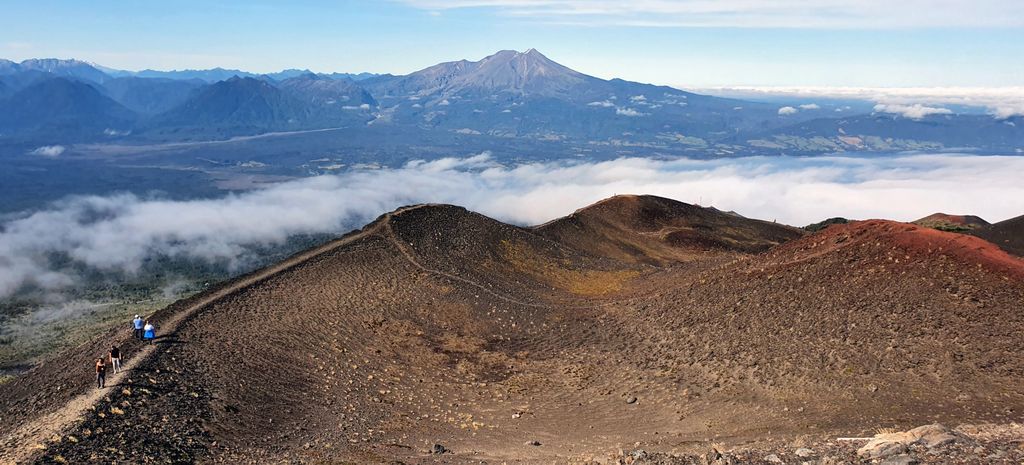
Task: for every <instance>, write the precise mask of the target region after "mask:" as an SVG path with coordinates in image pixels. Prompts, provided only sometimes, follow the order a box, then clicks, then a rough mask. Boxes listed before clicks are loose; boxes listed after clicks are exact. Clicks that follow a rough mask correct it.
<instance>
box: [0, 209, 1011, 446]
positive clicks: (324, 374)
mask: <svg viewBox="0 0 1024 465" xmlns="http://www.w3.org/2000/svg"><path fill="white" fill-rule="evenodd" d="M631 205H632V206H636V205H639V208H625V207H630V206H631ZM659 206H660V207H659ZM654 207H659V208H661V210H659V211H661V212H664V213H665V214H667V215H668V216H667V217H661V216H658V215H646V216H645V215H640V216H637V215H635V212H642V210H643V209H644V208H654ZM699 208H700V207H695V206H692V205H685V204H682V203H678V202H675V203H674V201H671V200H669V199H660V198H656V197H644V196H623V197H618V198H614V199H610V200H608V201H604V202H599V203H597V204H595V205H591V206H589V207H585V208H583V209H581V210H580V212H579V213H578V214H577V215H576V216H577V217H579V216H581V215H582V216H592V217H593V219H594V220H595V221H600V222H601V223H602V224H606V225H612V226H610V227H616V225H617V226H618V227H626V228H628V229H629V230H631V231H634V232H636V231H640V232H643V231H653V230H660V229H661V227H662V225H664V224H678V223H676V222H678V221H690V222H692V223H691V225H697V224H704V225H706V226H709V227H711V228H712V230H722V229H721V227H716V226H713V225H711V224H706V223H703V221H704V220H703V219H702V218H710V219H714V220H715V221H726V220H728V221H733V222H734V223H728V224H730V225H733V224H747V222H748V221H753V220H746V219H742V218H738V217H735V216H729V218H720V217H719V216H717V215H719V214H715V213H713V212H710V210H708V209H699ZM705 210H708V211H706V212H705V213H704V214H705V215H709V216H704V217H701V216H699V215H697V214H698V213H701V212H702V211H705ZM571 216H572V215H570V217H571ZM631 221H636V222H635V223H634V222H631ZM550 224H557V220H556V223H548V225H550ZM543 229H544V225H541V226H538V227H533V228H524V227H517V226H512V225H508V224H504V223H501V222H499V221H496V220H493V219H490V218H487V217H485V216H483V215H480V214H477V213H473V212H470V211H468V210H466V209H465V208H462V207H457V206H451V205H418V206H410V207H403V208H400V209H398V210H395V211H393V212H390V213H385V214H383V215H381V216H380V217H379V218H378V219H377V220H375V221H373V222H371V223H369V224H368V225H366V226H365V227H364V228H363V229H361V230H359V231H355V232H353V233H350V234H348V235H346V236H345V237H343V238H341V239H339V240H337V241H333V242H330V243H328V244H325V245H323V246H320V247H318V248H315V249H311V250H310V251H307V252H304V253H301V254H299V255H297V256H296V258H295V259H294V260H288V261H286V262H283V263H281V264H278V265H274V266H272V267H270V268H268V269H266V270H265V271H257V272H254V273H253V274H252V275H250V277H249V278H241V279H239V280H236V281H234V282H231V283H227V284H224V285H222V286H214V287H212V288H210V289H209V290H207V291H205V293H204V294H203V295H201V296H197V297H194V298H192V299H190V300H188V301H182V302H179V303H176V304H174V305H172V306H170V307H168V308H167V309H165V310H162V311H160V312H158V313H157V314H156V315H154V316H153V319H155V320H156V321H157V322H158V325H159V324H161V322H165V321H166V322H173V325H170V323H169V327H163V328H162V329H161V334H162V335H166V336H165V337H166V339H163V340H161V341H158V342H159V343H158V344H156V345H154V346H150V349H149V350H148V351H147V352H146V354H147V355H146V357H144V358H142V359H140V360H137V361H132V362H131V363H133V366H134V367H135V370H137V371H133V372H132V373H130V374H129V375H128V376H129V377H131V378H132V384H131V385H128V386H125V387H122V389H123V390H117V389H115V390H110V391H109V392H108V393H107V394H106V397H109V400H107V399H106V398H104V397H103V396H95V397H97V398H96V400H95V402H96V403H95V404H94V405H95V406H96V408H95V409H91V410H90V409H83V413H82V417H81V419H80V420H75V421H74V422H72V423H71V424H69V425H68V428H69V429H66V430H61V431H60V432H59V433H56V436H58V437H59V438H60V440H59V441H56V440H53V441H50V440H49V437H47V438H40V439H41V440H43V441H49V442H46V447H45V448H39V449H31V448H16V447H14V446H16V445H17V444H18V443H19V442H18V441H25V440H27V439H18V438H11V437H10V436H9V433H10V431H12V429H15V428H17V429H18V430H19V431H20V430H23V429H24V428H30V427H31V425H32V424H33V422H35V421H37V419H38V418H46V417H47V415H49V413H48V411H49V410H48V409H53V408H58V407H59V406H60V405H63V404H61V403H60V402H56V400H58V399H66V398H74V396H75V395H76V393H80V392H94V391H93V388H91V386H90V383H89V381H90V380H89V379H87V378H88V377H87V376H86V375H83V374H81V373H79V372H78V371H76V370H74V369H69V367H75V366H78V365H82V366H88V365H89V363H90V362H91V353H92V352H94V351H97V350H99V351H102V350H104V349H105V348H107V347H108V346H109V343H110V341H111V340H112V339H113V340H120V339H123V340H124V346H123V348H124V350H125V351H126V352H127V353H129V354H134V353H136V351H137V350H139V349H140V347H141V344H140V343H138V342H131V339H130V336H129V335H128V334H126V332H125V331H121V330H120V329H117V330H116V332H115V331H113V330H112V331H111V333H110V334H107V335H103V336H102V337H98V338H97V339H96V341H94V342H92V343H91V344H92V346H89V345H87V346H83V347H81V348H76V349H75V350H72V351H69V352H68V353H67V354H66V356H62V357H56V358H54V361H53V362H48V363H44V364H43V365H41V366H39V367H37V368H36V369H34V370H32V371H30V372H29V373H28V374H27V375H26V376H24V377H22V378H19V379H15V380H13V381H11V382H9V384H8V385H7V386H8V388H7V389H5V390H0V409H2V410H0V411H2V412H3V417H4V418H5V420H9V421H5V422H4V423H3V424H0V435H2V436H3V437H4V438H6V439H5V441H15V442H13V443H12V442H4V444H5V447H4V449H5V450H8V451H12V450H20V451H29V452H28V453H29V454H30V455H31V456H32V458H34V459H37V460H39V461H42V462H46V461H60V460H58V459H57V457H58V456H59V457H60V458H62V459H64V460H67V461H71V462H77V461H83V460H105V461H119V460H120V461H145V460H148V459H153V458H157V457H160V458H162V459H165V460H172V461H182V462H192V461H218V460H220V461H226V462H252V461H258V462H276V461H281V460H287V459H289V457H290V458H294V457H296V456H299V455H302V456H307V455H308V454H315V456H316V458H317V460H324V461H355V462H366V461H384V462H386V461H389V460H401V461H403V462H406V463H421V462H430V461H435V460H436V459H437V456H436V455H431V449H432V448H433V446H432V445H433V444H441V445H442V446H443V447H444V448H445V450H447V451H448V452H446V453H445V455H444V457H443V458H444V459H445V460H447V461H451V462H455V463H463V462H469V461H476V462H478V461H480V460H488V461H491V460H495V461H502V460H507V461H520V462H550V461H558V460H560V459H559V457H561V458H562V459H564V458H565V457H585V456H588V455H592V454H600V453H602V451H604V450H607V448H608V447H613V446H615V445H616V444H619V443H623V444H634V446H633V447H637V448H643V449H645V450H647V451H651V452H668V451H674V448H675V447H678V443H679V442H680V441H698V442H700V441H708V440H709V439H708V438H709V437H713V438H716V439H715V440H716V441H719V442H722V441H724V442H726V443H727V444H726V445H727V446H731V445H733V444H751V443H759V441H764V440H765V437H766V436H765V435H766V434H767V431H771V433H770V435H771V437H772V440H780V439H781V440H784V441H790V440H798V439H799V440H800V441H826V440H827V441H832V442H834V438H835V437H836V436H837V435H846V436H849V435H864V434H869V432H870V431H871V430H872V429H873V428H877V427H878V425H880V424H885V425H895V426H898V427H905V426H906V425H907V424H910V425H915V424H923V422H935V421H942V422H949V421H957V420H959V419H964V418H971V419H973V420H976V421H981V422H985V421H994V422H1001V421H1008V420H1007V418H1008V417H1007V416H1006V412H1007V411H1006V409H1007V408H1008V407H1009V408H1019V407H1020V406H1024V389H1022V388H1021V386H1020V384H1019V383H1018V382H1017V380H1018V378H1019V373H1020V372H1021V370H1024V365H1022V363H1024V358H1021V357H1016V356H1014V354H1019V353H1020V350H1021V347H1022V344H1021V342H1022V341H1021V337H1022V336H1021V335H1022V334H1024V330H1022V329H1024V319H1022V316H1021V315H1020V314H1019V312H1018V311H1016V305H1017V303H1019V301H1020V299H1021V298H1024V260H1020V259H1017V258H1013V257H1010V256H1009V255H1007V254H1005V253H1003V252H1001V251H999V250H998V248H996V247H995V246H994V245H992V244H989V243H987V242H985V241H983V240H981V239H978V238H973V237H969V236H963V235H958V234H953V233H946V232H941V231H936V230H931V229H928V228H923V227H919V226H915V225H910V224H905V223H896V222H891V221H878V220H874V221H863V222H855V223H851V224H844V225H834V226H832V227H829V228H827V229H825V230H823V231H821V232H819V233H817V234H808V235H802V234H799V235H797V236H794V238H793V239H792V240H789V241H785V242H783V243H782V244H781V245H777V246H773V247H771V248H769V249H768V250H766V251H763V252H759V253H747V252H740V253H735V251H723V250H722V249H720V248H718V247H710V248H707V249H706V252H707V255H705V256H703V257H699V258H698V259H697V260H687V261H683V262H676V263H675V264H671V265H651V264H650V262H649V263H638V262H629V261H622V260H620V259H619V258H620V257H621V254H620V252H619V251H614V250H613V251H612V253H611V254H601V253H593V252H594V251H590V252H583V251H580V250H578V249H577V248H576V247H575V246H574V245H573V244H584V243H585V242H586V240H587V239H588V237H589V234H590V233H589V232H586V231H584V232H580V233H579V234H580V235H581V236H580V237H577V238H572V239H573V240H572V241H563V240H557V239H553V238H552V237H549V236H545V235H544V234H543V231H542V230H543ZM756 231H759V230H756ZM622 233H624V234H633V233H628V232H627V231H622ZM772 234H774V233H772ZM769 237H770V235H769V236H764V238H769ZM682 246H683V247H693V246H697V247H703V246H702V243H700V242H697V243H688V244H683V245H682ZM979 247H980V249H979ZM979 250H981V251H980V252H979ZM641 252H642V251H641ZM979 264H980V265H981V266H978V265H979ZM186 310H187V311H188V315H184V314H181V315H179V313H180V312H183V311H186ZM268 321H272V322H273V324H267V322H268ZM325 322H330V324H325ZM223 328H232V330H231V331H224V330H223ZM182 341H187V343H175V342H182ZM937 342H947V343H948V344H952V345H943V344H937ZM93 346H95V347H93ZM950 351H953V352H952V353H951V352H950ZM254 354H259V355H258V357H259V361H260V366H261V367H263V369H261V370H253V369H251V364H249V363H245V361H246V360H249V361H250V362H251V361H252V360H253V357H255V355H254ZM136 373H137V374H136ZM911 392H913V393H914V395H913V396H908V395H907V393H911ZM964 393H971V394H970V395H967V396H964V395H962V394H964ZM979 393H991V394H993V395H992V396H988V395H985V394H979ZM954 399H955V400H954ZM114 408H116V409H118V410H116V411H115V410H113V409H114ZM116 412H122V413H116ZM269 419H273V421H272V422H271V421H269ZM434 419H436V420H434ZM154 421H155V422H159V424H160V425H161V428H160V429H159V430H154V429H153V428H152V422H154ZM474 422H475V423H474ZM473 424H476V425H478V426H477V427H476V428H474V427H473V426H472V425H473ZM709 425H710V426H709ZM808 425H815V427H814V428H811V427H809V426H808ZM368 431H373V433H368ZM655 432H658V434H657V435H655V434H654V433H655ZM355 433H359V434H355ZM846 436H843V437H846ZM69 437H74V438H75V439H74V440H71V439H67V438H69ZM663 437H669V438H671V439H670V440H669V441H668V442H666V441H664V440H663ZM350 439H351V440H350ZM364 439H365V440H364ZM126 441H127V442H128V443H131V444H133V447H132V448H125V447H123V444H125V443H126ZM534 442H536V443H540V444H541V446H537V445H527V446H523V444H535V443H534ZM638 442H639V444H637V443H638ZM11 444H13V445H14V446H12V445H11ZM117 444H121V445H122V446H117ZM395 444H400V445H401V446H400V447H399V446H395ZM787 444H788V442H787ZM716 447H723V446H721V445H718V446H716ZM303 454H306V455H303ZM367 457H369V458H367Z"/></svg>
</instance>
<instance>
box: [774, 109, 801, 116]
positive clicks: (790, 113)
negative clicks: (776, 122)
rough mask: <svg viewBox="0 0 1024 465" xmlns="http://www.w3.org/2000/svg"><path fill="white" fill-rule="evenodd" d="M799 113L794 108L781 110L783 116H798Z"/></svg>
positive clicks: (780, 113)
mask: <svg viewBox="0 0 1024 465" xmlns="http://www.w3.org/2000/svg"><path fill="white" fill-rule="evenodd" d="M797 111H799V110H797V109H796V108H793V107H782V108H779V115H782V116H786V115H793V114H796V113H797Z"/></svg>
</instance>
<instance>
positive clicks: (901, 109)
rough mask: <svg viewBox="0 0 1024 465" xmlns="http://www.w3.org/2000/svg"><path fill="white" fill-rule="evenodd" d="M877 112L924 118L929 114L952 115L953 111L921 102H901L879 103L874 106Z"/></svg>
mask: <svg viewBox="0 0 1024 465" xmlns="http://www.w3.org/2000/svg"><path fill="white" fill-rule="evenodd" d="M874 110H875V112H876V113H892V114H896V115H900V116H902V117H904V118H910V119H922V118H924V117H925V116H928V115H951V114H953V111H952V110H950V109H948V108H937V107H926V106H924V105H921V104H920V103H915V104H913V105H899V104H888V105H886V104H882V103H880V104H878V105H875V108H874Z"/></svg>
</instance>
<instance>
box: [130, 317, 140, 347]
mask: <svg viewBox="0 0 1024 465" xmlns="http://www.w3.org/2000/svg"><path fill="white" fill-rule="evenodd" d="M132 325H133V326H134V327H135V331H134V332H133V334H135V339H138V340H140V341H141V340H142V317H141V316H138V315H135V319H134V320H132Z"/></svg>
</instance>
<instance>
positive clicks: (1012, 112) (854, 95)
mask: <svg viewBox="0 0 1024 465" xmlns="http://www.w3.org/2000/svg"><path fill="white" fill-rule="evenodd" d="M697 90H698V91H700V92H704V93H708V94H711V95H721V96H727V97H736V98H756V97H763V96H785V97H792V98H833V99H855V100H865V101H870V102H875V103H879V104H887V105H892V104H898V105H914V104H921V105H931V106H936V105H964V106H969V107H977V108H986V109H987V110H988V113H989V114H991V115H993V116H995V117H996V118H999V119H1005V118H1009V117H1011V116H1019V115H1024V86H1017V87H1013V86H1010V87H743V86H740V87H709V88H704V89H697ZM847 109H848V108H847Z"/></svg>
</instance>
